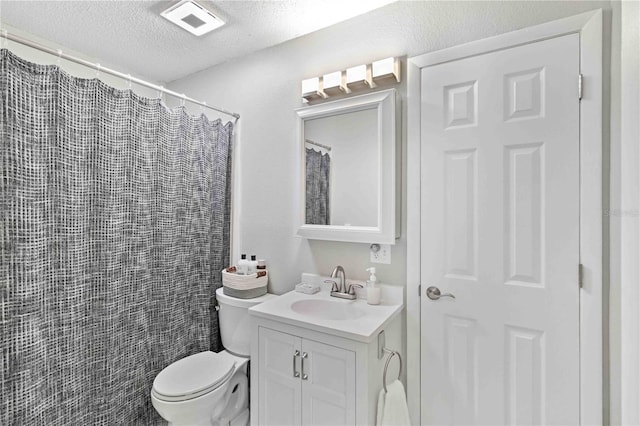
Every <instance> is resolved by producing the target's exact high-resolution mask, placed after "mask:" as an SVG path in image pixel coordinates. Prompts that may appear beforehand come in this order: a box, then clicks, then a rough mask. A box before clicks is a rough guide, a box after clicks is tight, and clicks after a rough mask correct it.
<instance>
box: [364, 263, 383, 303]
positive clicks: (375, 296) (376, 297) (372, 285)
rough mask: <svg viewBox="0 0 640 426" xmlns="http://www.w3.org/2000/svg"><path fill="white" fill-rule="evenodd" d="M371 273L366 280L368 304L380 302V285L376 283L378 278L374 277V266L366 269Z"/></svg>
mask: <svg viewBox="0 0 640 426" xmlns="http://www.w3.org/2000/svg"><path fill="white" fill-rule="evenodd" d="M366 270H367V271H368V272H369V273H370V274H371V275H369V279H368V280H367V303H368V304H370V305H379V304H380V287H378V285H377V284H376V282H377V281H378V278H377V277H376V268H374V267H373V266H372V267H371V268H367V269H366Z"/></svg>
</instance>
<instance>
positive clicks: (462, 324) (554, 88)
mask: <svg viewBox="0 0 640 426" xmlns="http://www.w3.org/2000/svg"><path fill="white" fill-rule="evenodd" d="M578 53H579V37H578V35H577V34H572V35H566V36H563V37H558V38H554V39H550V40H546V41H542V42H537V43H532V44H527V45H523V46H519V47H515V48H511V49H506V50H502V51H497V52H492V53H488V54H485V55H481V56H476V57H471V58H467V59H461V60H457V61H453V62H448V63H444V64H439V65H435V66H431V67H426V68H424V69H423V70H422V76H421V79H422V82H421V84H422V86H421V87H422V93H421V102H422V108H421V111H422V116H421V283H422V295H421V330H422V336H421V359H422V361H421V398H422V401H421V423H422V424H425V425H474V424H487V425H489V424H490V425H500V424H514V425H516V424H517V425H525V424H526V425H528V424H563V425H575V424H578V423H579V378H580V376H579V328H578V325H579V288H578V263H579V246H578V243H579V239H578V236H579V216H578V213H579V134H578V129H579V127H578V125H579V100H578V92H577V81H578V73H579V57H578ZM430 286H434V287H438V288H439V290H440V291H441V293H443V294H444V293H451V294H453V295H454V296H455V299H453V298H451V297H441V298H440V299H439V300H432V299H430V298H428V297H427V295H426V290H427V288H428V287H430Z"/></svg>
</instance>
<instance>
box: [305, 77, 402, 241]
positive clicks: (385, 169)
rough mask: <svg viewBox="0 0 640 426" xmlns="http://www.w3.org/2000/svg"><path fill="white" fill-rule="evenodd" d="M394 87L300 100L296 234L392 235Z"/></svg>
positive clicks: (338, 237) (375, 238) (362, 237)
mask: <svg viewBox="0 0 640 426" xmlns="http://www.w3.org/2000/svg"><path fill="white" fill-rule="evenodd" d="M396 97H397V94H396V91H395V90H393V89H392V90H385V91H380V92H374V93H369V94H366V95H360V96H354V97H350V98H345V99H340V100H338V101H333V102H327V103H323V104H319V105H314V106H309V107H305V108H300V109H298V110H297V111H296V113H297V115H298V118H299V135H300V136H299V137H300V139H299V143H298V147H299V150H300V157H299V158H300V170H301V174H300V175H301V177H300V190H299V194H300V212H299V227H298V235H301V236H303V237H307V238H311V239H322V240H332V241H349V242H364V243H372V242H376V243H384V244H393V243H395V239H396V237H397V236H396V233H397V230H398V229H399V227H397V226H396V220H397V218H398V216H399V215H397V214H396V206H397V203H396V194H397V188H396V185H397V182H398V181H397V179H396V170H397V169H396V159H397V156H396V108H397V104H398V103H397V101H396Z"/></svg>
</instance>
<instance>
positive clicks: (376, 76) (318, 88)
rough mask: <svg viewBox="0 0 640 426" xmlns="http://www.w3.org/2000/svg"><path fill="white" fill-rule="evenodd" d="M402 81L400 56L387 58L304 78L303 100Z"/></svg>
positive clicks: (323, 97) (306, 101)
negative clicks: (320, 75)
mask: <svg viewBox="0 0 640 426" xmlns="http://www.w3.org/2000/svg"><path fill="white" fill-rule="evenodd" d="M395 83H400V58H394V57H391V58H386V59H381V60H379V61H375V62H372V63H370V64H362V65H357V66H355V67H351V68H347V69H346V70H343V71H334V72H331V73H328V74H324V75H323V76H322V77H313V78H308V79H306V80H302V102H303V103H310V102H313V101H317V100H322V99H327V98H328V97H330V96H336V95H339V94H340V93H341V92H344V93H347V94H349V93H353V92H362V91H363V90H367V89H373V88H374V87H377V86H382V85H388V84H395Z"/></svg>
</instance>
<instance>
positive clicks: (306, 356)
mask: <svg viewBox="0 0 640 426" xmlns="http://www.w3.org/2000/svg"><path fill="white" fill-rule="evenodd" d="M308 357H309V354H307V353H306V352H302V356H301V357H300V369H301V370H302V380H307V379H308V378H309V375H307V374H305V373H304V360H305V359H307V358H308Z"/></svg>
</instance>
